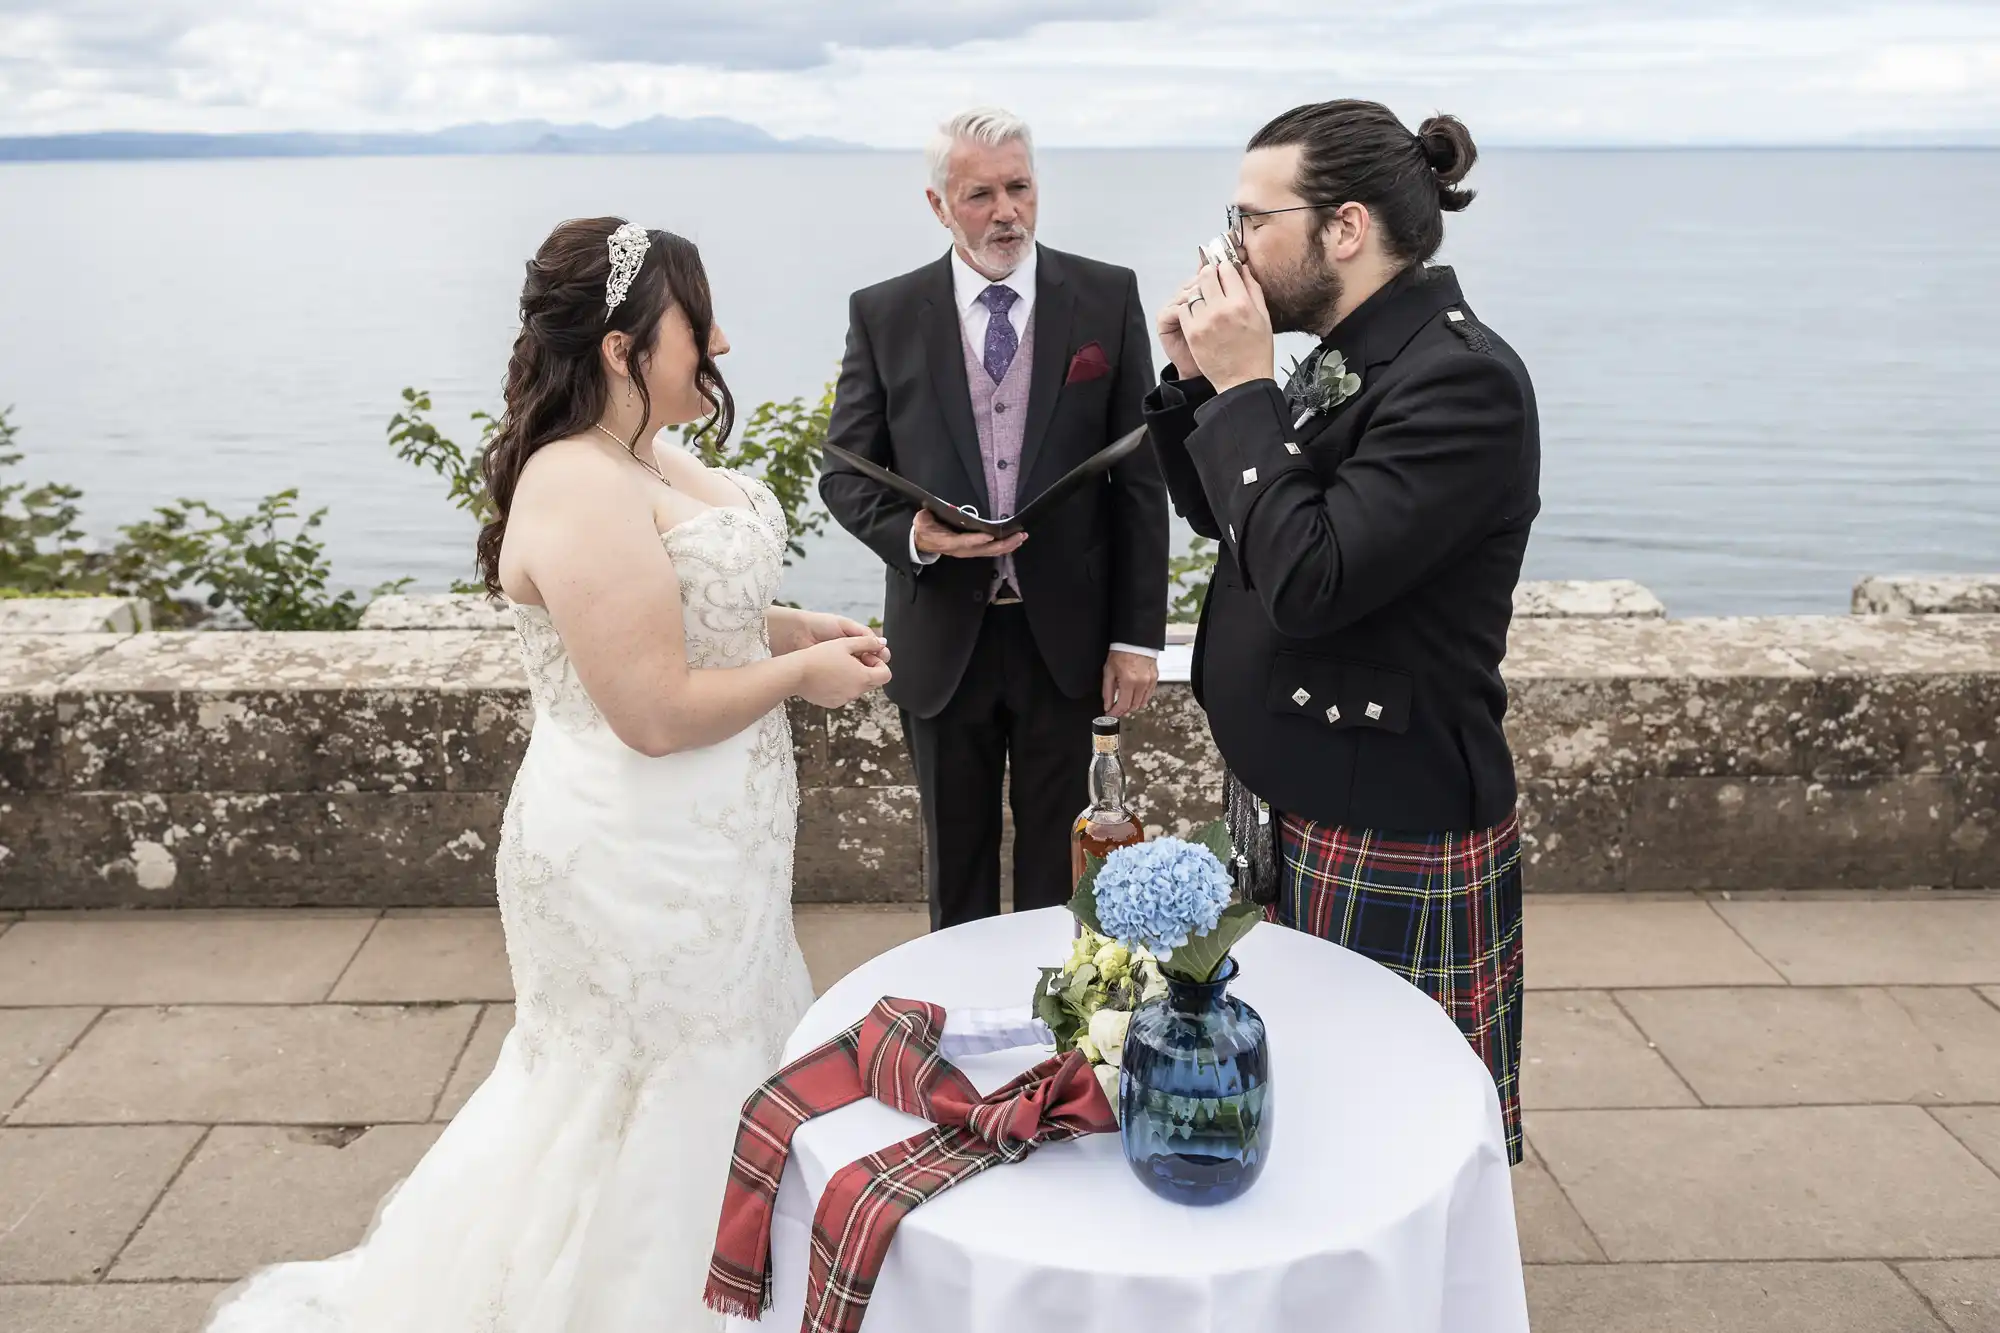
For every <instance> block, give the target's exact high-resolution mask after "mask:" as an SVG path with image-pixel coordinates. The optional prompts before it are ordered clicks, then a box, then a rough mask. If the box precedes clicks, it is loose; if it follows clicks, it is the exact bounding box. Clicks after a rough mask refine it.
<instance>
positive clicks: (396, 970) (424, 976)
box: [332, 912, 514, 1003]
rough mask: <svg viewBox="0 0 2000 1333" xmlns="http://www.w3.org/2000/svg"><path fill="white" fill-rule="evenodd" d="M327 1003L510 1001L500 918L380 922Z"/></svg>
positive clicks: (476, 915)
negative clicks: (333, 1001) (331, 999)
mask: <svg viewBox="0 0 2000 1333" xmlns="http://www.w3.org/2000/svg"><path fill="white" fill-rule="evenodd" d="M332 998H333V999H334V1000H336V1001H341V1002H353V1003H370V1002H382V1001H392V1002H415V1001H427V1000H463V1001H480V1000H503V1001H504V1000H511V999H513V998H514V983H513V978H512V977H511V976H510V975H509V974H508V971H507V944H506V941H505V940H504V939H503V938H502V936H501V932H500V917H499V914H498V913H493V912H479V913H472V914H466V915H462V916H460V915H453V916H395V917H386V918H384V919H383V920H382V921H380V922H378V923H377V924H376V926H375V932H374V933H373V934H372V935H370V936H369V937H368V942H367V943H366V944H364V945H362V946H361V952H360V953H359V954H357V955H356V956H355V959H354V962H353V963H352V964H351V965H350V966H349V967H348V969H347V973H346V975H344V976H343V977H341V979H340V984H339V985H338V986H336V987H335V988H334V991H333V995H332Z"/></svg>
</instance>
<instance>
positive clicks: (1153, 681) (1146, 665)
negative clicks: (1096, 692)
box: [1104, 648, 1160, 717]
mask: <svg viewBox="0 0 2000 1333" xmlns="http://www.w3.org/2000/svg"><path fill="white" fill-rule="evenodd" d="M1159 683H1160V664H1159V662H1158V661H1156V660H1155V659H1153V658H1150V657H1148V656H1146V655H1145V654H1144V653H1121V652H1119V651H1118V650H1117V649H1115V648H1114V649H1112V650H1111V653H1110V655H1109V656H1107V657H1106V658H1105V659H1104V711H1105V712H1106V713H1109V714H1110V715H1111V716H1112V717H1130V716H1131V715H1132V714H1134V713H1136V712H1138V711H1139V710H1140V709H1141V708H1144V707H1145V706H1146V705H1147V703H1148V702H1150V701H1151V699H1152V697H1153V688H1154V687H1155V686H1156V685H1158V684H1159Z"/></svg>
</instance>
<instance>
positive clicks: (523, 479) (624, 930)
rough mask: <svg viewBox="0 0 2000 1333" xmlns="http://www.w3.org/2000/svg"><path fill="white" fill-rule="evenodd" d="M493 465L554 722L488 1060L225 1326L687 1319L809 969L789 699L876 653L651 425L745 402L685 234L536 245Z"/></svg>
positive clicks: (439, 1330)
mask: <svg viewBox="0 0 2000 1333" xmlns="http://www.w3.org/2000/svg"><path fill="white" fill-rule="evenodd" d="M521 321H522V329H521V334H520V337H519V338H518V339H517V340H516V342H515V344H514V353H513V358H512V360H511V362H510V363H509V365H508V368H507V390H506V412H505V415H504V417H503V419H502V422H501V426H500V429H499V431H498V433H497V434H496V435H495V436H494V438H493V441H492V443H491V444H490V445H489V446H488V448H487V451H486V455H485V459H484V468H485V475H486V481H487V484H488V486H489V488H490V490H491V493H492V496H493V500H494V504H495V506H496V508H497V511H498V517H496V518H495V519H494V520H493V521H492V522H491V523H488V524H487V525H486V527H485V528H484V529H483V530H482V531H481V532H480V534H479V564H480V569H481V571H482V573H483V574H484V576H485V580H486V586H487V588H488V589H489V590H490V591H491V592H493V593H495V594H496V595H504V596H505V597H506V598H507V599H508V601H510V602H511V603H512V605H513V613H514V617H515V624H516V627H517V629H518V631H519V635H520V647H521V654H522V657H523V660H524V661H525V663H526V665H527V671H528V680H529V685H530V689H531V691H532V694H533V697H534V707H535V721H534V731H533V736H532V738H531V740H530V742H529V744H528V750H527V755H526V757H525V758H524V759H523V760H522V762H521V769H520V773H519V775H518V777H517V778H516V779H515V783H514V789H513V795H512V797H511V799H510V801H509V803H508V808H507V814H506V821H505V825H504V828H503V831H502V834H501V842H500V851H499V897H500V911H501V917H502V920H503V922H504V924H505V927H506V935H507V955H508V959H509V962H510V965H511V968H512V971H513V978H514V989H515V994H516V1002H517V1009H516V1019H515V1025H514V1030H513V1032H512V1034H511V1035H510V1036H509V1037H508V1038H507V1042H506V1045H505V1047H504V1048H503V1049H502V1051H501V1054H500V1059H499V1063H498V1065H497V1066H496V1067H495V1068H494V1071H493V1073H492V1075H491V1076H490V1077H489V1078H488V1079H487V1080H486V1082H485V1084H484V1085H482V1086H481V1087H480V1089H479V1090H478V1092H477V1093H476V1094H474V1096H473V1098H472V1100H471V1101H470V1102H469V1103H468V1104H467V1105H466V1107H465V1109H464V1110H463V1111H461V1112H460V1113H459V1115H458V1117H457V1118H456V1119H455V1120H454V1121H453V1122H452V1123H451V1125H450V1127H449V1128H448V1129H447V1130H446V1131H445V1133H444V1135H443V1137H442V1138H440V1139H439V1140H438V1142H437V1144H436V1146H435V1147H433V1148H432V1149H431V1151H430V1153H429V1154H428V1155H427V1156H426V1157H425V1158H424V1159H423V1161H422V1162H420V1163H419V1164H418V1165H417V1168H416V1170H415V1171H414V1172H412V1173H411V1175H410V1177H409V1178H408V1179H407V1180H406V1181H404V1182H403V1184H402V1185H401V1186H400V1187H398V1189H397V1190H396V1191H395V1192H394V1193H393V1194H392V1195H391V1196H390V1198H389V1199H388V1201H387V1202H385V1203H384V1205H383V1206H382V1209H381V1212H380V1215H379V1217H378V1219H377V1222H376V1225H375V1228H374V1230H373V1232H372V1233H371V1235H370V1236H369V1238H368V1239H367V1240H366V1241H365V1242H363V1243H362V1244H361V1245H360V1246H359V1247H358V1248H356V1249H354V1250H351V1251H349V1252H348V1253H346V1254H344V1255H341V1256H339V1257H337V1258H333V1259H329V1260H326V1261H323V1262H319V1263H300V1264H284V1265H280V1266H277V1267H275V1268H270V1269H266V1270H264V1271H263V1272H261V1273H259V1274H257V1275H256V1276H254V1277H252V1278H250V1279H249V1280H248V1281H247V1282H246V1283H244V1284H242V1285H240V1286H239V1287H238V1288H236V1289H235V1290H234V1291H232V1292H230V1293H228V1294H227V1295H225V1297H224V1298H223V1300H222V1301H221V1302H220V1303H219V1304H218V1308H217V1312H216V1314H215V1316H214V1320H213V1322H212V1324H211V1325H210V1328H211V1330H212V1333H475V1330H476V1331H477V1333H642V1331H643V1333H684V1331H686V1330H696V1329H700V1330H708V1329H713V1328H718V1327H720V1326H721V1323H722V1320H721V1318H720V1316H717V1315H714V1314H711V1313H710V1312H709V1311H708V1310H706V1309H705V1308H704V1307H703V1306H702V1303H701V1292H702V1285H703V1281H704V1279H705V1276H706V1271H707V1266H708V1259H709V1254H710V1252H711V1250H712V1248H713V1245H714V1238H715V1226H716V1222H717V1219H718V1217H719V1216H720V1212H721V1203H722V1191H723V1183H724V1178H725V1176H726V1174H727V1171H728V1166H729V1158H730V1152H731V1148H732V1146H733V1143H734V1138H735V1130H736V1122H737V1113H738V1110H739V1109H740V1107H741V1105H742V1102H743V1100H744V1098H745V1097H747V1096H748V1095H749V1093H750V1092H751V1091H752V1090H753V1089H754V1088H755V1087H756V1086H757V1084H758V1083H759V1082H760V1081H761V1080H763V1079H764V1078H765V1077H767V1076H768V1075H769V1074H770V1073H771V1072H772V1070H773V1069H775V1068H776V1066H777V1062H778V1058H779V1055H780V1051H781V1048H782V1046H783V1043H784V1041H785V1038H786V1037H787V1036H788V1035H789V1034H790V1032H791V1029H792V1027H793V1025H794V1023H795V1022H796V1021H797V1020H798V1018H799V1016H800V1015H801V1014H802V1013H803V1012H804V1009H805V1006H806V1005H807V1003H808V1002H809V1001H810V999H811V996H812V990H811V985H810V983H809V981H808V979H807V976H806V970H805V962H804V959H803V958H802V957H801V956H800V953H799V946H798V942H797V940H796V938H795V937H794V935H793V933H792V908H791V876H792V846H793V838H794V835H795V832H796V823H797V814H798V788H797V784H796V780H795V777H794V774H793V770H792V746H791V736H790V730H789V727H788V725H787V722H786V716H785V701H786V700H787V699H788V698H791V697H793V696H797V697H801V698H804V699H807V700H810V701H811V702H813V703H816V704H821V705H825V706H827V707H838V706H840V705H843V704H846V703H849V702H851V701H852V700H854V699H856V698H858V697H860V696H861V695H863V694H865V693H866V692H868V691H869V690H872V689H875V688H877V687H879V686H881V685H882V684H883V683H884V682H885V681H887V680H888V679H889V670H888V667H887V665H886V663H887V660H888V656H889V652H888V648H887V647H886V645H884V643H883V642H882V641H881V640H880V639H879V638H876V637H875V636H874V635H872V634H871V633H870V632H869V631H868V630H867V629H866V628H864V627H863V626H861V625H857V624H855V623H854V622H853V621H851V620H845V619H841V618H839V617H835V616H830V615H816V614H810V613H804V612H798V611H791V610H786V609H784V608H780V607H774V606H772V605H771V601H772V598H773V597H774V596H775V594H776V593H777V590H778V579H779V574H780V571H781V569H782V566H783V563H784V552H785V541H786V531H785V519H784V515H783V512H782V511H781V510H780V509H779V507H778V504H777V501H776V500H775V499H774V498H773V496H772V495H771V493H770V491H768V490H767V489H765V488H764V487H763V486H762V485H761V484H760V483H758V482H755V481H752V480H749V479H747V478H745V477H742V476H738V475H736V474H734V473H730V472H724V471H719V470H715V469H710V468H706V467H703V466H702V465H701V463H700V462H699V461H698V460H697V459H696V458H695V457H694V456H693V455H691V454H689V453H687V452H685V451H683V450H681V449H679V448H677V447H673V446H670V445H665V444H660V445H656V446H653V447H652V448H651V449H647V448H645V447H644V444H645V442H646V441H649V440H651V439H652V438H653V436H654V433H655V432H657V431H658V430H659V429H660V428H661V427H662V426H667V425H673V424H675V423H678V422H687V421H694V420H699V419H701V418H703V417H707V416H710V415H713V416H714V418H715V421H714V423H713V429H714V430H715V432H716V436H717V438H721V437H722V436H726V435H727V433H728V431H729V428H730V425H731V417H732V413H733V404H732V401H731V399H730V396H729V391H728V389H727V387H726V386H725V385H724V384H723V381H722V377H721V375H720V374H719V373H718V371H717V369H716V365H715V358H716V357H717V356H720V355H722V354H723V353H724V352H726V351H728V350H729V344H728V342H727V340H726V339H725V338H724V337H723V335H722V331H721V329H719V328H718V327H716V325H715V321H714V318H713V315H712V313H711V310H710V304H709V292H708V283H707V279H706V277H705V275H704V273H703V270H702V266H701V260H700V258H699V255H698V254H697V252H696V250H695V247H694V246H693V245H692V244H691V243H690V242H688V241H686V240H684V239H682V238H681V237H679V236H675V235H672V234H671V233H668V232H663V231H646V230H644V229H642V228H639V227H636V226H633V225H630V224H621V223H620V221H619V220H618V219H616V218H596V219H590V220H586V221H576V222H566V223H564V224H563V225H561V226H560V227H557V228H556V230H555V231H554V232H553V233H552V234H551V235H550V236H549V238H548V240H547V241H545V242H544V243H543V245H542V247H541V249H540V250H539V251H538V252H537V253H536V255H535V258H534V260H533V261H532V262H531V263H530V264H529V265H528V280H527V284H526V286H525V287H524V289H523V291H522V294H521Z"/></svg>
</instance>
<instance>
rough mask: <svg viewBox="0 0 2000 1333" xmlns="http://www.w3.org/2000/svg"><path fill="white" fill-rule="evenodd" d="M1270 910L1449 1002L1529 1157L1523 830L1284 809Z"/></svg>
mask: <svg viewBox="0 0 2000 1333" xmlns="http://www.w3.org/2000/svg"><path fill="white" fill-rule="evenodd" d="M1278 851H1279V858H1280V861H1279V867H1278V901H1277V902H1275V903H1273V904H1272V905H1271V906H1270V907H1269V908H1267V909H1266V916H1267V917H1268V918H1269V919H1270V920H1272V921H1275V922H1277V923H1278V924H1279V925H1284V926H1290V927H1292V928H1294V929H1296V930H1303V931H1307V932H1309V933H1310V934H1314V935H1317V936H1319V937H1320V938H1321V939H1323V940H1331V941H1333V942H1334V943H1335V944H1338V945H1341V946H1342V947H1344V948H1348V949H1352V950H1354V951H1355V952H1356V953H1359V954H1362V955H1364V956H1366V957H1369V958H1372V959H1374V960H1375V961H1376V962H1378V963H1380V964H1382V966H1384V967H1386V968H1388V969H1389V970H1390V971H1392V972H1395V973H1397V974H1398V975H1400V976H1401V977H1402V978H1403V979H1404V980H1405V981H1408V982H1409V983H1410V984H1411V985H1413V986H1416V987H1417V988H1418V989H1419V990H1421V991H1423V992H1424V993H1425V994H1427V995H1429V996H1430V997H1431V998H1432V999H1433V1000H1436V1001H1437V1002H1438V1004H1439V1005H1440V1006H1442V1007H1443V1009H1444V1011H1445V1013H1447V1014H1449V1015H1450V1016H1451V1019H1452V1021H1453V1022H1455V1023H1457V1024H1458V1029H1459V1031H1461V1032H1463V1033H1464V1034H1465V1039H1466V1040H1467V1041H1469V1042H1471V1043H1472V1049H1473V1050H1474V1051H1476V1052H1478V1054H1479V1058H1480V1059H1481V1060H1483V1061H1485V1062H1486V1067H1487V1069H1488V1070H1490V1071H1491V1072H1492V1074H1493V1083H1494V1086H1495V1087H1496V1088H1498V1089H1499V1092H1500V1113H1501V1118H1502V1120H1503V1121H1504V1122H1505V1125H1506V1131H1507V1157H1508V1160H1509V1161H1510V1162H1512V1163H1515V1164H1517V1165H1518V1164H1519V1163H1520V1160H1521V1096H1520V1072H1521V987H1522V981H1521V832H1520V824H1519V822H1518V820H1517V819H1516V818H1514V817H1513V816H1509V817H1508V819H1507V820H1506V821H1505V822H1504V823H1501V824H1498V825H1495V826H1494V827H1493V828H1490V829H1485V830H1483V831H1481V832H1478V833H1471V834H1465V833H1382V832H1370V831H1367V830H1361V829H1344V828H1337V827H1330V826H1326V825H1320V824H1315V823H1313V822H1311V821H1310V820H1305V819H1299V818H1297V817H1295V816H1292V815H1283V814H1281V815H1279V824H1278Z"/></svg>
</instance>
